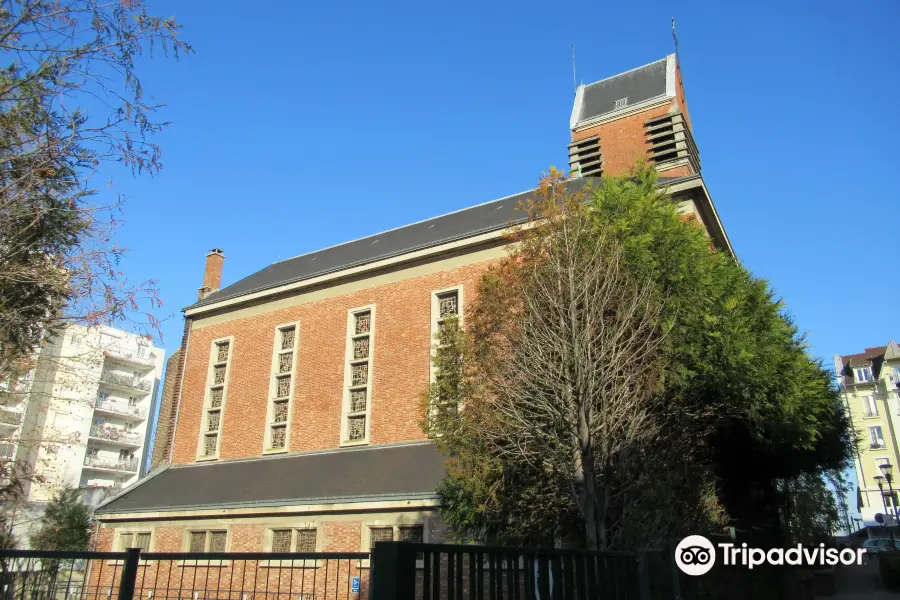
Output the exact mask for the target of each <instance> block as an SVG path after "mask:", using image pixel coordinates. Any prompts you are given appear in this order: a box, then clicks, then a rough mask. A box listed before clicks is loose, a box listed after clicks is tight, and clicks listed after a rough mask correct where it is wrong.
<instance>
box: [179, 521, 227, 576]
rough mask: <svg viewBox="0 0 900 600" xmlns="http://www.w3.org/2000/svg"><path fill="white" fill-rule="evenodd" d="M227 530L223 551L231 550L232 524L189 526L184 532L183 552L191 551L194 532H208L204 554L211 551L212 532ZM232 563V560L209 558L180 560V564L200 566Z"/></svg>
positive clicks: (221, 565)
mask: <svg viewBox="0 0 900 600" xmlns="http://www.w3.org/2000/svg"><path fill="white" fill-rule="evenodd" d="M220 531H224V532H225V550H223V552H231V526H230V525H221V526H220V525H204V526H199V527H188V528H186V529H185V530H184V534H183V535H182V539H181V547H182V552H185V553H187V552H190V551H191V534H192V533H201V532H203V533H206V540H205V541H204V544H203V545H204V548H205V550H204V551H203V553H204V554H208V553H209V544H210V542H211V541H212V536H210V535H209V534H210V533H213V532H220ZM230 564H231V561H230V560H218V559H216V560H209V559H203V558H200V559H189V560H180V561H178V565H179V566H192V565H196V566H200V567H207V566H209V567H227V566H228V565H230Z"/></svg>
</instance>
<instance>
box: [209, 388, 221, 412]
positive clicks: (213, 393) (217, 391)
mask: <svg viewBox="0 0 900 600" xmlns="http://www.w3.org/2000/svg"><path fill="white" fill-rule="evenodd" d="M223 392H224V390H223V389H222V388H213V389H211V390H210V392H209V406H210V407H211V408H219V407H220V406H222V394H223Z"/></svg>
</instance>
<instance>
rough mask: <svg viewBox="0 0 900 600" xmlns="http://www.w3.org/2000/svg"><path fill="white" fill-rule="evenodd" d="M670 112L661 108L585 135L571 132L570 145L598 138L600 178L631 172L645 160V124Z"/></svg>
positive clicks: (632, 116)
mask: <svg viewBox="0 0 900 600" xmlns="http://www.w3.org/2000/svg"><path fill="white" fill-rule="evenodd" d="M669 109H670V106H660V107H657V108H654V109H652V110H645V111H643V112H639V113H636V114H633V115H631V116H628V117H622V118H621V119H616V120H614V121H609V122H607V123H602V124H600V125H595V126H594V127H591V128H589V129H585V130H584V131H573V132H572V141H573V142H577V141H580V140H583V139H585V138H589V137H591V136H594V135H599V136H600V153H601V154H602V156H603V174H604V175H623V174H625V173H628V172H629V171H630V170H631V168H632V167H633V166H634V163H635V162H637V160H638V159H639V158H646V157H647V138H646V135H645V133H644V123H646V122H647V120H649V119H652V118H654V117H659V116H662V115H665V114H667V113H668V112H669ZM667 175H668V173H667Z"/></svg>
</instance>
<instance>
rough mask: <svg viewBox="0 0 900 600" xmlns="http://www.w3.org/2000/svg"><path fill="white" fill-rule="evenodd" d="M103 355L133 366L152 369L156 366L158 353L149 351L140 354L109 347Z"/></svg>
mask: <svg viewBox="0 0 900 600" xmlns="http://www.w3.org/2000/svg"><path fill="white" fill-rule="evenodd" d="M103 356H105V357H107V358H110V359H112V360H114V361H116V362H120V363H125V364H128V365H131V366H138V367H145V368H147V369H152V368H153V367H155V366H156V354H154V353H153V352H149V353H147V354H146V355H144V356H140V355H138V353H137V352H128V351H127V350H119V349H112V348H111V349H108V350H104V351H103Z"/></svg>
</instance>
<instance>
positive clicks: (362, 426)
mask: <svg viewBox="0 0 900 600" xmlns="http://www.w3.org/2000/svg"><path fill="white" fill-rule="evenodd" d="M347 423H348V429H349V435H348V436H347V437H349V438H350V441H351V442H356V441H359V440H364V439H366V418H365V417H349V418H348V419H347Z"/></svg>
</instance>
